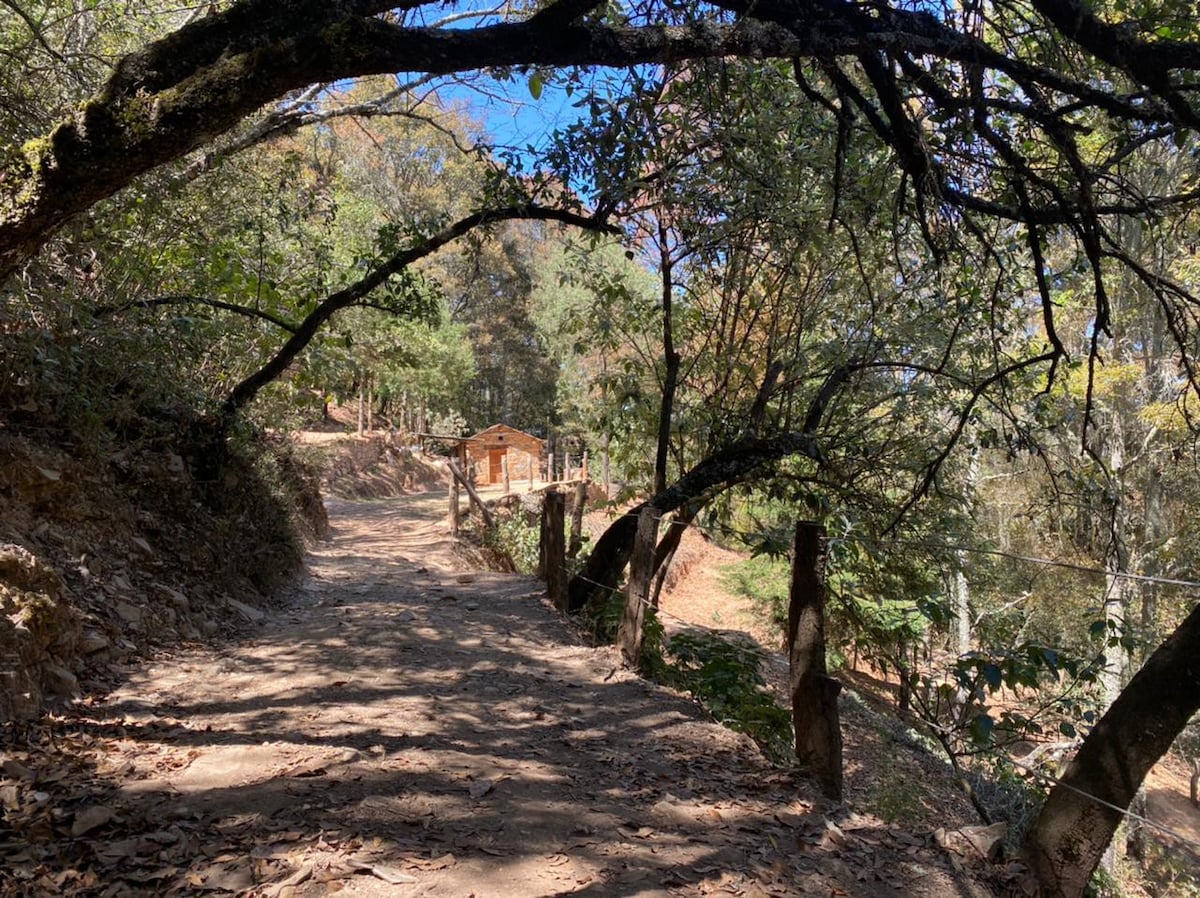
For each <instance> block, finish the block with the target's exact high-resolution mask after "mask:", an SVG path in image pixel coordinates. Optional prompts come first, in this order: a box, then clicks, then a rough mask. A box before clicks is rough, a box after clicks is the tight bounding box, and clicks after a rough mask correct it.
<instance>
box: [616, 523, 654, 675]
mask: <svg viewBox="0 0 1200 898" xmlns="http://www.w3.org/2000/svg"><path fill="white" fill-rule="evenodd" d="M657 541H658V514H657V513H656V512H655V511H654V509H653V508H649V507H646V508H643V509H642V510H641V511H640V512H639V513H638V517H637V532H636V535H635V538H634V543H633V557H632V559H631V560H630V564H629V586H628V588H627V590H626V595H625V608H624V610H623V611H622V612H621V624H620V628H619V629H618V630H617V645H618V646H620V649H621V659H622V660H623V661H624V662H625V663H626V664H627V665H629V666H630V667H632V668H635V669H636V668H638V667H640V666H641V659H642V632H643V629H644V627H645V623H646V607H647V605H649V596H650V580H651V578H652V577H653V576H654V544H655V543H656V542H657Z"/></svg>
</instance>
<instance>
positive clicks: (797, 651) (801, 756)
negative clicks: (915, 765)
mask: <svg viewBox="0 0 1200 898" xmlns="http://www.w3.org/2000/svg"><path fill="white" fill-rule="evenodd" d="M824 541H825V528H823V527H822V526H821V525H820V524H815V523H812V522H810V521H801V522H800V523H798V524H797V525H796V535H795V539H794V540H793V542H792V549H793V551H792V583H791V592H790V594H789V597H788V667H789V674H790V676H789V686H790V691H791V697H792V726H793V728H794V729H795V732H796V760H797V761H799V762H800V764H801V765H802V766H803V767H806V768H807V769H808V772H809V773H810V774H811V775H812V777H813V778H814V779H815V780H816V781H817V783H818V785H819V786H820V787H821V791H822V792H823V793H824V795H825V796H826V797H827V798H832V799H835V800H838V801H840V800H841V798H842V732H841V727H840V724H839V720H838V706H837V697H838V693H839V692H840V691H841V688H842V686H841V684H840V683H839V682H838V681H837V680H835V679H833V678H832V677H831V676H829V670H828V668H827V666H826V663H825V571H824V564H825V551H824Z"/></svg>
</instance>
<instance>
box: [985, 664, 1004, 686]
mask: <svg viewBox="0 0 1200 898" xmlns="http://www.w3.org/2000/svg"><path fill="white" fill-rule="evenodd" d="M980 673H982V674H983V678H984V680H986V681H987V684H988V686H989V687H991V688H992V689H999V688H1000V683H1001V682H1002V681H1003V679H1004V675H1003V673H1002V672H1001V670H1000V668H999V667H998V666H997V665H995V664H985V665H983V670H982V671H980Z"/></svg>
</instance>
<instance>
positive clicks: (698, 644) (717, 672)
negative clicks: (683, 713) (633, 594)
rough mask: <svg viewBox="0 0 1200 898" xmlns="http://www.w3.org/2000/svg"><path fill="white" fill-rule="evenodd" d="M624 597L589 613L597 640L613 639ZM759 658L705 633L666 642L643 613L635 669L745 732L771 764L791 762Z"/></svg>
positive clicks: (781, 712)
mask: <svg viewBox="0 0 1200 898" xmlns="http://www.w3.org/2000/svg"><path fill="white" fill-rule="evenodd" d="M624 606H625V596H624V594H622V593H621V592H614V593H613V594H612V596H611V597H610V599H609V601H608V602H606V603H605V604H604V605H603V606H602V607H600V608H599V609H597V610H596V611H594V612H593V614H592V617H591V624H592V628H593V631H594V632H595V633H596V635H597V636H598V637H599V638H601V639H603V640H605V641H608V642H611V641H613V640H614V639H615V638H616V635H617V628H618V626H619V624H620V621H621V612H622V610H623V609H624ZM762 662H763V653H762V651H761V650H760V649H759V648H758V647H757V646H755V645H750V644H746V643H740V642H733V641H731V640H729V639H725V638H724V637H722V636H720V635H718V634H716V633H712V632H710V631H708V630H700V629H696V630H685V631H682V632H679V633H676V634H674V635H673V636H671V637H670V638H668V637H667V635H666V632H665V630H664V629H663V625H662V623H661V621H659V619H658V615H657V614H655V612H654V610H653V609H647V612H646V621H645V629H644V631H643V638H642V655H641V659H640V665H639V668H640V670H641V672H642V674H643V675H645V676H646V677H648V678H649V679H652V680H654V681H656V682H659V683H663V684H664V685H667V686H670V687H672V688H674V689H678V690H680V691H681V692H688V693H691V695H692V697H693V698H695V699H696V701H698V702H699V703H700V705H701V706H702V707H703V708H704V709H705V710H706V711H708V712H709V713H710V714H711V715H712V716H713V717H714V718H715V719H716V720H717V721H718V722H719V723H721V724H722V725H724V726H727V727H729V728H730V729H731V730H735V731H736V732H739V733H745V734H746V735H747V736H749V737H750V738H751V739H753V740H754V742H755V743H756V744H757V745H758V747H759V748H760V749H761V750H762V752H763V754H765V755H766V756H767V757H768V758H770V759H771V760H772V761H773V762H774V763H776V764H780V765H784V764H788V763H790V762H791V761H792V759H793V735H792V716H791V714H790V712H788V711H787V710H785V709H783V708H781V707H779V705H778V704H777V703H776V701H775V697H774V696H773V695H772V693H771V691H770V689H769V688H768V687H767V682H766V679H765V678H764V677H763V675H762Z"/></svg>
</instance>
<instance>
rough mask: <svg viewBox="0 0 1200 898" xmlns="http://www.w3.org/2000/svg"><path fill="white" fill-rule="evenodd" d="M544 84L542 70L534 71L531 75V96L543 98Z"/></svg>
mask: <svg viewBox="0 0 1200 898" xmlns="http://www.w3.org/2000/svg"><path fill="white" fill-rule="evenodd" d="M544 86H545V82H544V81H542V75H541V73H540V72H534V73H533V74H532V75H530V76H529V96H531V97H533V98H534V99H535V100H540V99H541V98H542V88H543V87H544Z"/></svg>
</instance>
